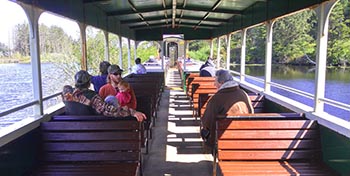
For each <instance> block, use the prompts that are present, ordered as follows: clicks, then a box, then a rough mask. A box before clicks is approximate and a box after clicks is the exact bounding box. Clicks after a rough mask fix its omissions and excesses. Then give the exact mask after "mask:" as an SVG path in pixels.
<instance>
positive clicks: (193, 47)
mask: <svg viewBox="0 0 350 176" xmlns="http://www.w3.org/2000/svg"><path fill="white" fill-rule="evenodd" d="M188 56H189V57H190V58H192V59H195V60H200V61H206V60H207V58H208V57H209V56H210V41H204V40H200V41H192V42H190V43H189V47H188Z"/></svg>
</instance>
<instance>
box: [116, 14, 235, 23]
mask: <svg viewBox="0 0 350 176" xmlns="http://www.w3.org/2000/svg"><path fill="white" fill-rule="evenodd" d="M176 18H177V19H181V20H195V21H199V20H202V19H203V18H202V17H195V16H187V15H186V16H183V17H180V16H178V15H177V16H176ZM144 19H145V20H146V21H148V22H152V21H159V20H170V19H171V18H164V17H163V16H156V17H148V18H146V17H145V18H144ZM205 21H210V22H220V23H228V21H229V19H222V18H215V17H208V18H207V19H206V20H205ZM139 22H142V20H141V19H139V18H134V19H128V20H121V21H120V23H121V24H129V23H139Z"/></svg>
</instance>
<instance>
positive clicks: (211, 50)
mask: <svg viewBox="0 0 350 176" xmlns="http://www.w3.org/2000/svg"><path fill="white" fill-rule="evenodd" d="M213 56H214V39H211V40H210V58H213Z"/></svg>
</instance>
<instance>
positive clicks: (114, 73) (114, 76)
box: [98, 65, 137, 109]
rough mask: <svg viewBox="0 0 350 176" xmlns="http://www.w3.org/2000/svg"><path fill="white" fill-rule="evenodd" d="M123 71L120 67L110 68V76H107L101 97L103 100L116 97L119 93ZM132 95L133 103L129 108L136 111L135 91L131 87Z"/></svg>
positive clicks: (129, 104)
mask: <svg viewBox="0 0 350 176" xmlns="http://www.w3.org/2000/svg"><path fill="white" fill-rule="evenodd" d="M122 72H123V70H122V69H120V68H119V66H118V65H111V66H109V67H108V76H107V84H106V85H104V86H102V87H101V89H100V91H99V93H98V94H99V95H100V96H101V97H102V99H105V98H106V97H107V96H108V95H113V96H116V95H117V93H118V92H119V89H118V83H119V82H120V81H121V80H122V76H121V74H122ZM130 94H131V101H130V102H129V103H128V104H127V106H128V107H129V108H131V109H136V105H137V102H136V96H135V92H134V89H133V88H132V87H131V86H130Z"/></svg>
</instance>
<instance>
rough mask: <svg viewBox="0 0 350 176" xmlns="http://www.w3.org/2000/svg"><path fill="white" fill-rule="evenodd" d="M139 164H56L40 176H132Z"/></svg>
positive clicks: (43, 168) (43, 169)
mask: <svg viewBox="0 0 350 176" xmlns="http://www.w3.org/2000/svg"><path fill="white" fill-rule="evenodd" d="M138 167H139V165H138V163H117V164H103V165H99V164H75V165H67V164H55V165H46V166H44V167H42V168H40V170H38V173H40V176H82V175H83V176H98V175H103V176H116V175H118V176H132V175H136V170H137V168H138Z"/></svg>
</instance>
